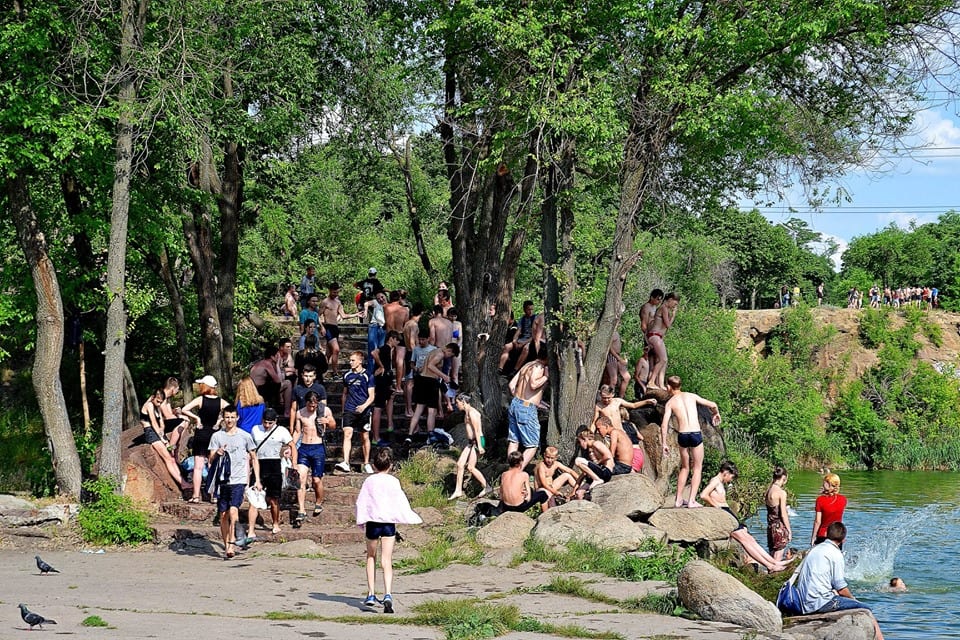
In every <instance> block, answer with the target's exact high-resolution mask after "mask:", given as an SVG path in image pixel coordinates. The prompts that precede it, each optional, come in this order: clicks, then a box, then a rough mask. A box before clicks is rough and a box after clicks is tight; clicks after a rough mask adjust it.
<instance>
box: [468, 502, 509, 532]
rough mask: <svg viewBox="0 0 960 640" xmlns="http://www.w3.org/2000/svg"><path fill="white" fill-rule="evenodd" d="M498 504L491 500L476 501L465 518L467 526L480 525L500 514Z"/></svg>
mask: <svg viewBox="0 0 960 640" xmlns="http://www.w3.org/2000/svg"><path fill="white" fill-rule="evenodd" d="M500 513H501V511H500V506H499V505H497V504H495V503H493V502H478V503H477V506H475V507H474V508H473V513H472V514H471V515H470V517H469V518H468V519H467V526H468V527H482V526H483V525H484V523H485V522H486V521H487V520H490V519H492V518H496V517H497V516H498V515H500Z"/></svg>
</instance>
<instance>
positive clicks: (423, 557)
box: [394, 530, 483, 574]
mask: <svg viewBox="0 0 960 640" xmlns="http://www.w3.org/2000/svg"><path fill="white" fill-rule="evenodd" d="M418 551H419V552H420V555H419V556H417V557H416V558H409V559H405V560H400V561H398V562H395V563H394V567H395V568H397V569H401V570H403V571H404V573H407V574H415V573H426V572H428V571H434V570H436V569H443V568H444V567H447V566H449V565H451V564H470V565H478V564H480V562H481V561H482V560H483V549H482V548H480V545H478V544H477V542H476V539H475V538H474V537H473V536H472V535H466V536H460V537H459V538H457V537H455V536H454V535H453V534H452V533H451V532H450V531H448V530H441V531H438V532H435V533H434V534H433V538H432V539H431V540H430V542H429V543H428V544H426V545H424V546H423V547H421V548H419V549H418Z"/></svg>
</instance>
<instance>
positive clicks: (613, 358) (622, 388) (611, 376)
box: [603, 331, 630, 398]
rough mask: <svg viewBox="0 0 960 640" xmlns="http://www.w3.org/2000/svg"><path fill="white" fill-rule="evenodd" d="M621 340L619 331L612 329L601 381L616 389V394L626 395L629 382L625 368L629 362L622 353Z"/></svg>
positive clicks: (628, 374)
mask: <svg viewBox="0 0 960 640" xmlns="http://www.w3.org/2000/svg"><path fill="white" fill-rule="evenodd" d="M622 351H623V341H622V340H621V339H620V332H619V331H614V332H613V338H612V339H611V340H610V350H609V351H607V364H606V366H605V368H604V370H603V381H604V383H606V384H609V385H610V386H611V387H613V388H614V389H616V390H617V395H619V396H620V397H621V398H623V397H626V394H627V386H628V385H629V384H630V372H629V371H628V370H627V365H628V364H629V362H628V361H627V358H626V357H625V356H624V355H623V353H622Z"/></svg>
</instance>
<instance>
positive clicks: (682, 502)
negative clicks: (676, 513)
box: [673, 499, 687, 509]
mask: <svg viewBox="0 0 960 640" xmlns="http://www.w3.org/2000/svg"><path fill="white" fill-rule="evenodd" d="M685 506H687V501H686V500H683V499H680V500H676V501H674V503H673V508H674V509H680V508H682V507H685Z"/></svg>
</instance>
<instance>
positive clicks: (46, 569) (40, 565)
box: [34, 556, 60, 576]
mask: <svg viewBox="0 0 960 640" xmlns="http://www.w3.org/2000/svg"><path fill="white" fill-rule="evenodd" d="M34 558H36V559H37V569H40V575H42V576H45V575H47V574H48V573H60V572H59V571H57V570H56V569H54V568H53V567H51V566H50V565H48V564H47V563H46V562H44V561H43V560H41V559H40V556H34Z"/></svg>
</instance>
